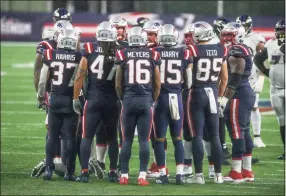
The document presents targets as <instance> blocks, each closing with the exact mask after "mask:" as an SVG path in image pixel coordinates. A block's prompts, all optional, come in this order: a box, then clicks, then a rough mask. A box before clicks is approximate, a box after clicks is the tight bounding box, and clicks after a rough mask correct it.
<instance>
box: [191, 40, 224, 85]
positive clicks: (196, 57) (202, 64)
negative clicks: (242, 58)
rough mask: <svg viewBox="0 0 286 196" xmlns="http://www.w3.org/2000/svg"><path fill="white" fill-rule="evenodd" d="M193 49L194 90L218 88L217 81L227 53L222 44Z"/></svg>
mask: <svg viewBox="0 0 286 196" xmlns="http://www.w3.org/2000/svg"><path fill="white" fill-rule="evenodd" d="M191 48H192V50H191V51H192V56H193V83H192V87H193V88H200V87H213V88H217V80H218V76H219V73H220V70H221V66H222V62H223V58H224V57H225V55H226V53H227V49H226V47H225V46H223V45H221V44H199V45H196V46H193V47H191Z"/></svg>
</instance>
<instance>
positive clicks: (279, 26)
mask: <svg viewBox="0 0 286 196" xmlns="http://www.w3.org/2000/svg"><path fill="white" fill-rule="evenodd" d="M274 32H275V37H276V39H277V40H278V45H279V46H280V45H282V44H283V43H285V20H284V19H283V20H279V21H278V22H277V23H276V25H275V29H274Z"/></svg>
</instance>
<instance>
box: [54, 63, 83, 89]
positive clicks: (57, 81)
mask: <svg viewBox="0 0 286 196" xmlns="http://www.w3.org/2000/svg"><path fill="white" fill-rule="evenodd" d="M65 65H66V66H65ZM76 65H77V64H76V63H65V64H64V63H62V62H60V61H53V62H52V63H51V65H50V66H51V67H53V68H55V69H56V68H57V70H54V72H53V75H54V76H57V78H56V79H55V78H53V80H52V83H53V85H61V84H62V83H63V73H64V69H65V68H67V69H71V68H72V67H76Z"/></svg>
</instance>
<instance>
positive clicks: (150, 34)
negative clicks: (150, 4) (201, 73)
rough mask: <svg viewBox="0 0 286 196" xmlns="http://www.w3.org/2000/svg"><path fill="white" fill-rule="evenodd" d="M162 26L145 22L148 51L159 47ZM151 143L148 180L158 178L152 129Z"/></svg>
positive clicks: (152, 22) (165, 143)
mask: <svg viewBox="0 0 286 196" xmlns="http://www.w3.org/2000/svg"><path fill="white" fill-rule="evenodd" d="M161 27H162V25H161V24H160V23H159V22H158V21H153V20H152V21H147V22H145V23H144V25H143V30H144V31H146V32H147V47H148V48H150V49H155V48H157V47H158V46H159V44H158V40H157V35H158V32H159V30H160V29H161ZM150 137H151V142H152V148H153V158H154V161H153V162H152V164H151V165H150V168H149V169H148V171H147V177H149V178H158V177H160V173H159V168H158V165H157V161H156V156H155V153H154V146H155V135H154V130H153V128H152V132H151V136H150ZM164 145H165V151H166V150H167V140H165V142H164ZM166 171H167V175H169V171H168V168H167V167H166Z"/></svg>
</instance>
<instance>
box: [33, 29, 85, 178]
mask: <svg viewBox="0 0 286 196" xmlns="http://www.w3.org/2000/svg"><path fill="white" fill-rule="evenodd" d="M57 43H58V44H57V50H53V49H48V50H45V52H44V55H43V60H42V61H43V68H42V69H41V76H40V81H39V87H38V100H39V103H40V106H44V105H45V100H44V94H45V88H46V82H47V80H48V79H49V78H51V79H52V88H51V95H50V106H49V116H48V119H49V133H48V139H47V144H46V171H45V175H44V180H51V178H52V175H53V170H54V167H55V166H54V163H53V158H54V156H55V153H56V151H57V141H58V139H59V136H60V134H61V130H62V129H63V130H64V132H63V134H62V139H63V140H66V145H67V146H66V154H65V155H66V156H65V157H62V160H63V163H64V164H65V165H66V173H65V176H64V180H66V181H75V180H76V177H75V175H74V171H75V159H76V151H75V149H76V129H75V127H76V126H74V125H73V119H74V118H77V115H76V113H75V112H74V111H73V108H72V96H73V86H72V85H70V81H71V78H72V76H73V74H74V71H75V68H76V67H77V65H78V63H79V61H80V59H81V54H80V53H79V52H75V50H76V46H77V35H76V32H75V31H74V30H64V31H63V32H62V33H61V34H59V35H58V38H57Z"/></svg>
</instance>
